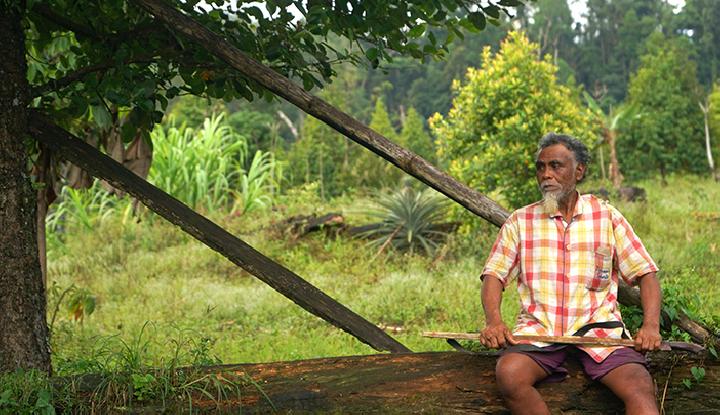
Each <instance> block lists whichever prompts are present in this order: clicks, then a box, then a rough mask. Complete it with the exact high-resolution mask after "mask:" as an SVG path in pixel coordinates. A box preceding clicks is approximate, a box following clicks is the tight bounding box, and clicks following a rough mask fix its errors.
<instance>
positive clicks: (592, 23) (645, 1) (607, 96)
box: [577, 0, 671, 108]
mask: <svg viewBox="0 0 720 415" xmlns="http://www.w3.org/2000/svg"><path fill="white" fill-rule="evenodd" d="M670 14H671V9H670V6H669V5H668V4H667V3H665V2H664V1H662V0H588V1H587V15H586V16H585V17H586V18H587V23H586V25H585V26H584V27H583V28H582V32H581V34H580V36H579V39H578V41H579V56H578V63H577V70H578V73H577V79H578V81H580V82H581V83H582V84H584V85H585V87H586V89H587V90H588V91H589V92H590V94H591V95H593V97H594V98H595V99H596V100H598V101H599V102H600V104H601V106H603V107H605V108H607V107H608V106H609V105H611V104H616V103H619V102H621V101H623V100H624V98H625V94H626V91H627V83H628V80H629V79H630V75H631V74H632V73H633V72H634V71H635V70H636V69H637V66H638V64H639V62H640V56H641V55H642V53H643V48H644V44H645V39H646V38H647V37H648V36H649V35H650V34H651V33H653V32H654V31H655V30H657V29H661V28H664V26H663V22H664V21H666V20H667V16H668V15H670Z"/></svg>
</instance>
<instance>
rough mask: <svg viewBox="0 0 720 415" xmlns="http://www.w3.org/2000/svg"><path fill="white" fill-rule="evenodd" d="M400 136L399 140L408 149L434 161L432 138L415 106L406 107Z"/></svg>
mask: <svg viewBox="0 0 720 415" xmlns="http://www.w3.org/2000/svg"><path fill="white" fill-rule="evenodd" d="M400 137H401V139H400V140H399V141H400V142H401V143H403V145H405V146H407V148H408V149H409V150H411V151H412V152H414V153H416V154H418V155H419V156H420V157H422V158H424V159H425V160H428V161H429V162H431V163H433V162H434V159H435V148H434V147H433V143H432V139H431V138H430V136H429V135H428V133H427V131H426V130H425V122H424V120H423V119H422V117H421V116H420V114H418V112H417V110H415V107H410V108H409V109H408V111H407V115H405V122H404V123H403V126H402V131H401V132H400Z"/></svg>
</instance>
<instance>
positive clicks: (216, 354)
mask: <svg viewBox="0 0 720 415" xmlns="http://www.w3.org/2000/svg"><path fill="white" fill-rule="evenodd" d="M640 185H641V186H643V187H645V188H646V190H647V191H648V201H647V202H640V203H635V204H631V203H615V205H616V206H617V207H618V208H619V209H620V210H621V211H622V212H623V213H624V214H625V215H626V216H627V217H628V219H629V221H630V223H631V224H632V225H633V226H634V228H635V230H636V232H637V233H638V234H639V235H640V236H641V238H642V239H643V241H644V242H645V244H646V245H647V247H648V249H649V251H650V253H651V255H653V257H654V258H655V259H656V261H657V262H658V265H659V266H660V268H661V269H662V272H661V274H660V277H661V281H662V283H663V285H664V286H665V287H670V289H671V290H674V292H676V293H677V294H678V295H682V296H685V298H684V299H683V304H684V305H686V306H688V307H690V310H689V311H691V312H692V313H693V314H694V315H696V316H699V317H701V318H703V319H704V320H705V321H710V322H712V321H714V322H720V318H719V317H718V314H719V312H718V311H717V310H720V287H719V286H718V284H717V279H718V276H719V275H720V255H719V254H720V237H719V236H718V235H719V234H720V222H718V221H717V220H714V221H713V220H709V219H699V218H697V217H695V216H693V214H692V212H717V211H718V210H720V207H719V206H720V203H718V201H720V189H719V186H718V184H716V183H714V182H711V181H710V180H708V179H700V178H695V177H675V178H671V179H670V184H669V185H668V186H667V187H661V186H660V184H659V183H658V182H655V181H648V182H643V183H640ZM315 202H318V201H317V199H316V195H315V193H314V190H313V188H312V186H309V187H308V188H306V189H305V190H296V191H293V192H291V195H289V196H288V197H286V198H285V199H284V200H278V206H279V207H278V208H277V209H275V210H266V211H263V212H253V213H251V214H249V215H242V216H223V215H222V214H219V213H215V214H213V215H212V216H213V217H214V219H215V220H217V221H218V222H220V223H221V225H222V226H224V227H225V228H226V229H228V230H230V231H231V232H233V233H234V234H235V235H237V236H239V237H240V238H242V239H244V240H246V241H247V242H249V243H250V244H251V245H253V246H254V247H255V248H256V249H258V250H259V251H261V252H263V253H265V254H266V255H268V256H270V257H271V258H273V259H275V260H276V261H279V262H280V263H282V264H284V265H285V266H287V267H288V268H289V269H291V270H293V271H294V272H296V273H297V274H298V275H300V276H302V277H303V278H305V279H307V280H308V281H309V282H311V283H312V284H314V285H316V286H317V287H319V288H320V289H322V290H323V291H325V292H326V293H327V294H329V295H330V296H332V297H333V298H335V299H337V300H338V301H340V302H341V303H343V304H345V305H347V306H348V307H350V308H351V309H352V310H354V311H355V312H357V313H358V314H360V315H362V316H364V317H365V318H367V319H368V320H370V321H371V322H374V323H377V324H381V325H385V326H393V327H399V328H401V331H400V332H398V333H394V334H393V336H394V337H395V338H397V339H398V340H399V341H400V342H402V343H404V344H405V345H407V346H408V347H410V348H411V349H412V350H414V351H427V350H448V349H449V346H447V345H446V344H445V343H444V342H442V341H440V340H432V339H425V338H422V337H421V335H420V333H421V332H422V331H425V330H438V331H473V330H477V329H478V328H480V327H481V326H482V322H483V314H482V307H481V305H480V281H479V275H478V274H479V273H480V271H481V269H482V266H483V263H484V260H485V257H486V255H487V252H488V250H489V248H490V245H491V244H492V242H493V240H494V238H495V232H497V230H496V229H495V228H493V227H491V226H480V227H478V229H479V230H477V231H475V233H472V234H465V235H456V236H455V237H454V238H453V239H452V240H451V241H450V242H449V249H448V254H447V256H446V257H445V258H444V259H443V260H441V261H438V262H437V263H434V258H426V257H423V256H418V255H408V254H400V253H396V252H394V251H391V252H389V253H388V254H383V255H380V256H378V257H377V258H375V259H374V260H372V259H373V257H374V255H375V252H376V250H375V249H372V248H369V247H368V246H367V244H366V242H364V241H358V240H349V239H346V238H338V239H330V238H326V237H324V236H322V235H311V236H308V237H305V238H303V239H300V240H298V241H288V240H286V239H285V235H284V234H283V232H281V231H279V230H277V229H275V228H274V227H273V223H274V222H277V221H280V220H282V219H283V218H285V217H287V216H289V215H291V214H296V213H299V212H302V213H305V214H307V213H308V212H310V211H312V210H313V209H315V210H316V211H320V212H329V211H342V212H343V213H344V214H345V216H346V217H347V218H348V221H349V222H350V223H351V224H356V223H359V222H360V221H361V220H363V219H364V218H363V216H362V214H361V213H360V211H359V209H357V206H358V205H361V204H362V201H360V200H353V199H352V198H350V197H346V198H343V199H337V200H335V201H333V202H331V203H327V204H325V205H321V204H319V203H315ZM310 206H314V208H311V207H310ZM321 206H322V207H321ZM441 251H442V250H441ZM49 280H50V283H51V284H53V283H54V284H57V286H58V287H59V288H60V289H62V288H64V287H68V286H70V285H71V284H74V285H75V286H76V287H78V288H84V289H87V290H88V291H89V292H90V293H92V294H93V295H94V296H95V297H96V309H95V311H94V313H93V314H91V315H89V316H87V317H85V318H84V320H83V321H82V322H79V321H74V320H73V319H72V318H71V317H70V315H69V313H68V312H67V310H66V308H65V305H61V308H60V310H61V311H60V313H59V316H58V318H57V321H56V323H55V327H54V330H53V336H52V346H53V353H54V354H53V359H54V365H55V367H56V370H58V371H60V372H62V371H63V370H65V371H66V372H68V373H72V372H73V371H75V372H82V371H86V370H87V369H88V368H83V367H82V365H80V367H75V366H73V363H72V362H77V361H82V360H83V359H85V360H88V357H89V356H95V355H97V354H98V350H101V349H103V347H104V348H106V349H107V348H112V347H119V348H121V347H122V346H121V345H122V342H125V343H126V344H129V343H131V342H132V341H133V339H136V338H137V336H138V335H139V333H140V332H141V330H143V327H145V329H144V330H145V333H144V336H145V338H146V339H147V345H146V347H145V348H144V350H143V353H142V359H143V364H145V365H148V366H152V365H161V364H162V362H163V361H167V360H168V359H169V358H170V357H169V356H171V355H172V354H173V353H175V350H176V349H177V347H178V346H177V345H178V344H180V345H181V346H182V348H184V349H183V350H185V351H184V352H183V354H182V355H183V356H184V357H182V356H181V359H180V360H181V361H180V362H179V364H183V363H191V362H192V361H193V359H192V358H191V356H192V353H190V352H189V351H188V350H191V349H193V347H197V344H198V342H201V340H202V342H204V343H203V344H204V345H205V346H203V347H205V348H206V350H205V354H206V355H207V356H209V357H210V358H212V359H217V360H220V361H223V362H226V363H240V362H268V361H278V360H293V359H305V358H315V357H324V356H341V355H353V354H367V353H374V350H372V349H371V348H370V347H368V346H367V345H365V344H363V343H361V342H360V341H358V340H356V339H354V338H353V337H351V336H349V335H347V334H345V333H344V332H342V331H341V330H339V329H337V328H335V327H333V326H331V325H329V324H328V323H326V322H324V321H322V320H320V319H319V318H317V317H315V316H313V315H311V314H309V313H307V312H306V311H304V310H303V309H301V308H300V307H298V306H296V305H295V304H294V303H292V302H291V301H290V300H288V299H286V298H285V297H283V296H282V295H280V294H278V293H277V292H275V291H274V290H273V289H271V288H270V287H268V286H267V285H265V284H264V283H262V282H260V281H259V280H257V279H255V278H254V277H252V276H251V275H249V274H248V273H246V272H245V271H243V270H241V269H240V268H239V267H237V266H235V265H234V264H232V263H231V262H229V261H228V260H226V259H225V258H223V257H221V256H220V255H219V254H216V253H215V252H213V251H212V250H210V249H209V248H207V247H205V246H204V245H202V244H201V243H199V242H197V241H195V240H193V239H192V238H190V237H188V236H186V235H184V234H183V233H182V231H180V230H179V229H178V228H176V227H174V226H173V225H170V224H168V223H166V222H165V221H163V220H161V219H160V218H157V217H154V218H153V217H152V216H148V215H145V216H144V217H143V220H142V221H141V222H140V223H136V222H135V221H132V220H125V221H123V218H122V216H121V215H120V214H117V215H114V216H111V217H108V218H106V219H105V220H103V221H100V222H99V223H98V224H97V225H96V227H95V229H94V230H93V231H92V232H88V231H86V230H84V229H83V227H82V226H75V227H72V226H69V227H68V228H67V229H66V235H65V238H64V243H63V244H62V246H61V247H60V246H55V247H54V248H53V249H52V250H51V252H50V254H49ZM57 300H58V296H57V295H55V296H51V297H50V298H49V307H48V309H49V310H52V309H53V308H54V302H56V301H57ZM516 312H517V298H516V296H515V294H514V290H507V292H506V294H505V299H504V302H503V315H504V317H505V319H506V321H507V322H508V324H512V322H513V320H514V316H515V313H516ZM146 323H147V325H146ZM109 338H112V339H116V340H113V342H110V343H111V344H110V345H108V341H107V339H109ZM183 339H184V340H183ZM203 339H205V340H203ZM113 345H114V346H113ZM89 360H92V359H89ZM76 366H77V365H76Z"/></svg>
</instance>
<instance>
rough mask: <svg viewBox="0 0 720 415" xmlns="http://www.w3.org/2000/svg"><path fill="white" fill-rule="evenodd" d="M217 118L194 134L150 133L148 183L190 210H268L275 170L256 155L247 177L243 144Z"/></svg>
mask: <svg viewBox="0 0 720 415" xmlns="http://www.w3.org/2000/svg"><path fill="white" fill-rule="evenodd" d="M222 118H223V117H222V115H219V116H213V117H211V118H206V119H205V121H204V122H203V127H202V129H201V130H199V131H197V132H195V131H194V130H193V129H192V128H189V127H186V126H185V125H182V126H180V127H179V128H178V127H174V126H173V127H169V128H168V129H167V131H166V130H165V128H162V127H158V128H156V129H155V130H153V132H152V137H153V142H154V143H155V147H154V155H153V158H154V160H153V164H152V166H151V168H150V175H149V181H150V182H152V183H154V184H155V185H157V186H158V187H160V188H161V189H163V190H165V191H166V192H168V193H169V194H171V195H172V196H174V197H176V198H178V199H180V200H181V201H183V202H185V203H186V204H188V205H189V206H190V207H192V208H194V209H200V208H202V209H205V210H206V211H217V210H220V209H223V208H228V207H230V206H234V207H236V208H242V210H241V211H240V212H241V213H244V212H249V211H251V210H253V209H255V208H257V207H260V206H264V205H267V204H269V203H270V202H271V201H272V194H273V192H274V191H276V190H277V183H279V181H280V175H281V174H282V173H281V170H280V168H279V165H278V164H277V162H276V161H275V160H274V158H273V156H272V154H270V153H263V152H261V151H260V150H258V151H257V152H256V153H255V155H254V157H253V159H252V160H251V161H250V165H249V168H248V169H247V171H246V170H245V167H244V166H245V163H246V160H247V156H248V153H247V151H248V147H247V141H246V139H245V138H244V137H243V136H240V135H238V134H237V133H235V132H234V131H233V130H232V129H231V128H230V127H229V126H228V125H227V124H224V123H223V122H222ZM238 189H239V190H238ZM233 196H235V197H234V199H236V200H233ZM237 200H239V201H240V202H239V203H238V202H237Z"/></svg>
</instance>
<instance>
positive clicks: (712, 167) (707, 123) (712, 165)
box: [699, 97, 718, 181]
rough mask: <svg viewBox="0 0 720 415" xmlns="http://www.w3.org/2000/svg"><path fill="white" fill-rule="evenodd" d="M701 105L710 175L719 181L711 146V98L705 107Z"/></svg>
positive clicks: (707, 100)
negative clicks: (709, 116) (709, 117)
mask: <svg viewBox="0 0 720 415" xmlns="http://www.w3.org/2000/svg"><path fill="white" fill-rule="evenodd" d="M699 105H700V109H701V110H702V112H703V115H704V118H705V151H706V153H707V159H708V165H709V166H710V174H711V175H712V176H713V178H714V179H715V180H716V181H717V180H718V175H717V173H716V172H715V162H714V161H713V156H712V147H711V146H710V121H709V120H708V113H709V112H710V97H708V98H707V99H706V101H705V105H703V104H702V102H700V103H699Z"/></svg>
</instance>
